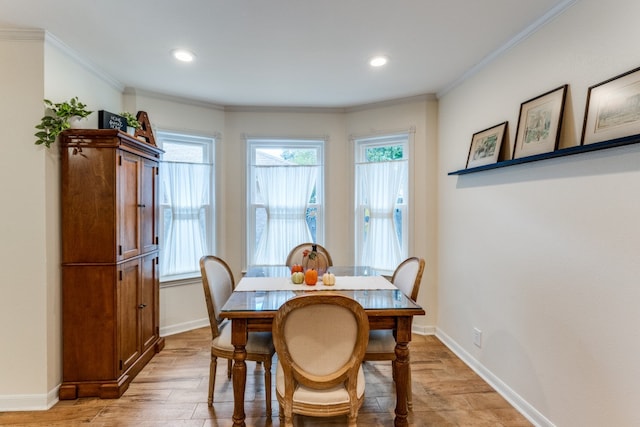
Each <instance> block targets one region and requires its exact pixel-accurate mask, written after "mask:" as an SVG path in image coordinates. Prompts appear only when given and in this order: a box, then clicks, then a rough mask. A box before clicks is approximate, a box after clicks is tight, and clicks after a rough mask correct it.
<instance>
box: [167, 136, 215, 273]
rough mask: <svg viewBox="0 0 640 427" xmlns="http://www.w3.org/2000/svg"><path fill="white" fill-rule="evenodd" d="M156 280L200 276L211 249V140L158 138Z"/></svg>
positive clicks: (212, 201) (184, 137) (172, 137)
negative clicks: (158, 274) (158, 204)
mask: <svg viewBox="0 0 640 427" xmlns="http://www.w3.org/2000/svg"><path fill="white" fill-rule="evenodd" d="M157 139H158V141H159V145H160V147H161V148H162V149H163V150H164V155H163V156H162V160H163V161H162V164H161V167H160V189H159V193H160V194H159V196H160V239H161V240H160V242H161V245H160V251H161V256H160V280H161V281H170V280H179V279H184V278H188V277H195V276H199V275H200V265H199V261H200V258H201V257H202V256H203V255H206V254H210V253H213V250H214V248H215V244H214V243H215V226H214V212H215V209H214V208H215V203H214V202H215V197H214V189H215V185H214V152H215V139H213V138H204V137H199V136H192V135H182V134H177V133H169V132H158V133H157Z"/></svg>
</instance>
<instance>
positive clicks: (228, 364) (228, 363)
mask: <svg viewBox="0 0 640 427" xmlns="http://www.w3.org/2000/svg"><path fill="white" fill-rule="evenodd" d="M232 368H233V359H227V379H228V380H230V379H231V370H232Z"/></svg>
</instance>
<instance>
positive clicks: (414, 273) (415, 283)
mask: <svg viewBox="0 0 640 427" xmlns="http://www.w3.org/2000/svg"><path fill="white" fill-rule="evenodd" d="M423 272H424V259H423V258H418V257H410V258H407V259H405V260H404V261H402V262H401V263H400V264H399V265H398V267H397V268H396V270H395V271H394V272H393V276H392V277H391V283H393V284H394V285H395V286H396V287H397V288H398V289H400V290H401V291H402V292H403V293H404V294H405V295H406V296H408V297H409V298H411V299H412V300H414V301H416V300H417V299H418V292H419V291H420V283H421V282H422V273H423Z"/></svg>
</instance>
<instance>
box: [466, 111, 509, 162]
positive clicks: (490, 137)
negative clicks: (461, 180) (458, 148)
mask: <svg viewBox="0 0 640 427" xmlns="http://www.w3.org/2000/svg"><path fill="white" fill-rule="evenodd" d="M506 131H507V122H502V123H500V124H498V125H495V126H493V127H490V128H488V129H485V130H483V131H480V132H477V133H474V134H473V137H472V138H471V147H469V156H468V157H467V168H474V167H476V166H483V165H489V164H491V163H496V162H497V161H498V156H499V155H500V148H501V147H502V142H503V141H504V136H505V134H506Z"/></svg>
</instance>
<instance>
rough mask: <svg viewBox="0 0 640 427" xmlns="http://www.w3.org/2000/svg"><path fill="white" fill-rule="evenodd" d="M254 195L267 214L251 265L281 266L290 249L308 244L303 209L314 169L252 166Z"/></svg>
mask: <svg viewBox="0 0 640 427" xmlns="http://www.w3.org/2000/svg"><path fill="white" fill-rule="evenodd" d="M255 168H256V180H257V184H258V192H259V195H260V197H261V199H262V201H263V203H264V206H265V209H266V211H267V224H266V226H265V230H264V232H263V233H262V236H261V237H260V241H259V242H258V247H257V250H256V256H255V260H254V264H257V265H274V264H275V265H277V264H284V262H285V260H286V258H287V254H288V253H289V251H290V250H291V248H293V247H294V246H296V245H298V244H300V243H303V242H308V241H311V233H310V232H309V227H308V226H307V221H306V212H307V206H308V204H309V199H310V197H311V193H312V191H313V188H314V186H315V184H316V177H317V174H318V166H255Z"/></svg>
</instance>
